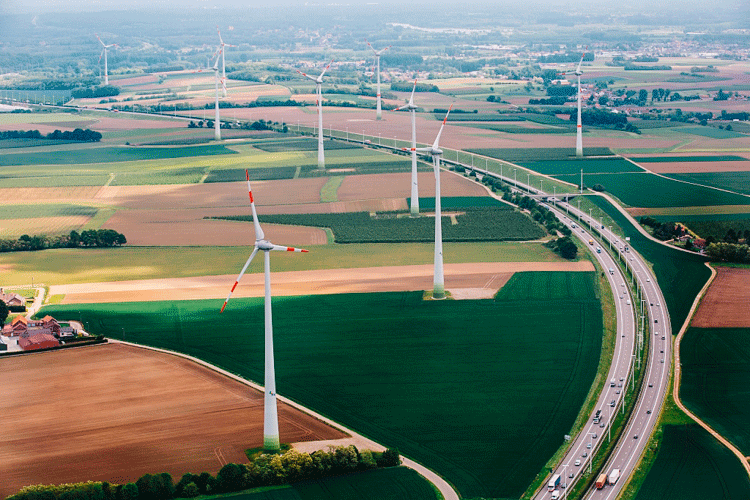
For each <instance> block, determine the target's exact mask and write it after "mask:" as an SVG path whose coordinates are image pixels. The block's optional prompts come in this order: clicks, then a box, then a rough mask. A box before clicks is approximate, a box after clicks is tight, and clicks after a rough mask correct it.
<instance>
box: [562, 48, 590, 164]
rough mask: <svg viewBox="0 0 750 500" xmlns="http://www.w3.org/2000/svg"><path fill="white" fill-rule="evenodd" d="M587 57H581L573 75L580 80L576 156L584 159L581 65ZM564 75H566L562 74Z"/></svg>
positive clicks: (584, 55)
mask: <svg viewBox="0 0 750 500" xmlns="http://www.w3.org/2000/svg"><path fill="white" fill-rule="evenodd" d="M584 57H586V53H585V52H584V53H583V54H582V55H581V60H580V61H579V62H578V67H577V68H576V69H575V71H573V74H574V75H576V78H577V79H578V122H577V123H576V156H577V157H578V158H581V157H583V136H582V128H583V127H582V126H581V75H582V74H583V72H582V71H581V64H583V58H584ZM561 74H562V75H565V74H566V73H561Z"/></svg>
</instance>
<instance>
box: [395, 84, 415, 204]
mask: <svg viewBox="0 0 750 500" xmlns="http://www.w3.org/2000/svg"><path fill="white" fill-rule="evenodd" d="M415 90H417V81H416V80H414V88H413V89H411V96H410V97H409V103H408V104H405V105H404V106H401V107H399V108H396V109H394V111H400V110H402V109H408V110H409V112H410V114H411V215H412V217H416V216H418V215H419V186H418V184H417V125H416V115H417V109H418V108H417V106H416V105H415V104H414V91H415Z"/></svg>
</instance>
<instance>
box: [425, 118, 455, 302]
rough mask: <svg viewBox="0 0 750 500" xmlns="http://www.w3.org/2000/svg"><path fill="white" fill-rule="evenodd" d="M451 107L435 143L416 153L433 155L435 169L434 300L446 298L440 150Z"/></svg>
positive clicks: (441, 152) (441, 151)
mask: <svg viewBox="0 0 750 500" xmlns="http://www.w3.org/2000/svg"><path fill="white" fill-rule="evenodd" d="M452 108H453V105H452V104H451V107H450V108H448V112H447V113H446V114H445V118H444V119H443V124H442V125H441V126H440V131H439V132H438V135H437V137H435V142H434V143H433V144H432V146H430V147H428V148H417V149H416V151H417V152H420V153H429V154H431V155H432V163H433V167H434V169H435V275H434V279H433V287H432V298H433V299H444V298H445V278H444V275H443V227H442V212H441V210H440V156H441V155H442V154H443V150H442V149H440V135H441V134H442V133H443V127H445V122H447V121H448V115H449V114H450V113H451V109H452Z"/></svg>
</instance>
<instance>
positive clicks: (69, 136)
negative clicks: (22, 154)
mask: <svg viewBox="0 0 750 500" xmlns="http://www.w3.org/2000/svg"><path fill="white" fill-rule="evenodd" d="M2 139H49V140H51V141H81V142H99V141H101V140H102V134H100V133H99V132H97V131H95V130H90V129H85V130H84V129H80V128H77V129H75V130H65V131H62V132H61V131H60V130H55V131H54V132H50V133H49V134H47V135H42V134H41V132H39V131H38V130H6V131H0V140H2Z"/></svg>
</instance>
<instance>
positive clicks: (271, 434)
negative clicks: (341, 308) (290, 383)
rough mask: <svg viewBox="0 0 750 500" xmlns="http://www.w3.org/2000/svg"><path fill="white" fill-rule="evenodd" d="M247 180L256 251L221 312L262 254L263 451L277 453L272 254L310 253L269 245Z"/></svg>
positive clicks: (246, 175) (278, 446)
mask: <svg viewBox="0 0 750 500" xmlns="http://www.w3.org/2000/svg"><path fill="white" fill-rule="evenodd" d="M245 178H246V179H247V192H248V194H249V195H250V210H251V211H252V213H253V225H254V226H255V248H253V252H252V253H251V254H250V257H249V258H248V259H247V262H245V265H244V266H243V267H242V271H240V275H239V276H237V280H236V281H235V282H234V285H233V286H232V290H231V291H230V292H229V295H227V300H225V301H224V305H223V306H221V312H224V308H225V307H226V306H227V302H229V298H230V297H231V296H232V292H234V289H235V288H237V285H238V284H239V282H240V279H242V275H243V274H245V271H246V270H247V267H248V266H249V265H250V262H251V261H252V260H253V257H255V255H256V254H257V253H258V252H259V251H262V252H263V258H264V259H263V261H264V270H265V277H266V295H265V299H264V301H263V304H264V306H265V324H266V326H265V378H264V385H265V395H264V399H263V408H264V411H263V447H264V448H265V449H266V450H267V451H278V450H280V449H281V441H280V439H279V417H278V412H277V408H276V371H275V368H274V359H273V321H272V315H271V258H270V252H271V251H278V252H307V250H303V249H300V248H292V247H282V246H279V245H274V244H273V243H271V242H270V241H268V240H266V239H265V235H264V234H263V229H261V227H260V223H259V222H258V214H257V212H256V211H255V202H254V201H253V191H252V189H251V188H250V175H249V174H248V171H247V170H245Z"/></svg>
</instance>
